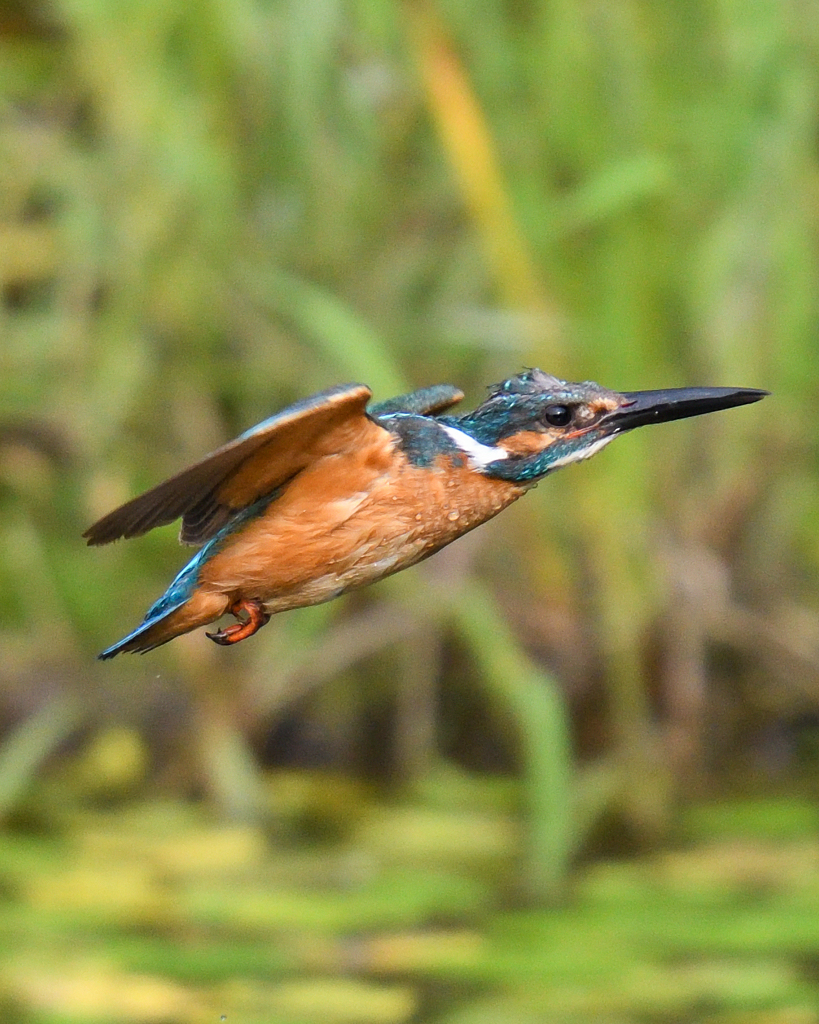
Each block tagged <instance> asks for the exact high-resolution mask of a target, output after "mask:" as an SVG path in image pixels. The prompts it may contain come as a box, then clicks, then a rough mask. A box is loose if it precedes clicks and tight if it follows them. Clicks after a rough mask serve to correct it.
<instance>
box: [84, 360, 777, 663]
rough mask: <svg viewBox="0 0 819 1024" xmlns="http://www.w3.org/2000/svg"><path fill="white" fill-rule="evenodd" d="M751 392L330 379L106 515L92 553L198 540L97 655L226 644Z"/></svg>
mask: <svg viewBox="0 0 819 1024" xmlns="http://www.w3.org/2000/svg"><path fill="white" fill-rule="evenodd" d="M767 394H768V392H767V391H759V390H757V389H754V388H672V389H670V390H665V391H629V392H624V393H622V394H621V393H618V392H616V391H609V390H607V389H606V388H603V387H600V385H599V384H595V383H593V382H592V381H584V382H583V383H579V384H572V383H569V382H567V381H563V380H559V379H558V378H557V377H553V376H551V375H550V374H547V373H544V372H543V371H542V370H537V369H531V370H526V371H525V372H523V373H520V374H517V375H516V376H514V377H510V378H509V379H508V380H504V381H502V382H501V383H500V384H496V385H494V386H492V387H490V388H489V394H488V396H487V398H486V400H485V401H484V402H482V403H481V404H480V405H479V406H478V407H477V408H476V409H475V410H473V411H472V412H467V413H464V414H463V415H461V416H453V415H446V412H447V410H449V409H451V408H452V406H454V405H456V404H457V403H458V402H460V401H461V399H462V398H463V394H462V392H461V391H460V390H459V389H458V388H456V387H452V386H450V385H448V384H438V385H434V386H432V387H427V388H422V389H421V390H419V391H413V392H411V393H410V394H406V395H400V396H399V397H398V398H393V399H390V400H389V401H386V402H378V403H375V404H370V399H371V398H372V392H371V391H370V389H369V388H368V387H367V386H366V385H364V384H340V385H338V386H336V387H332V388H329V389H328V390H326V391H321V392H319V393H318V394H316V395H313V396H311V397H310V398H306V399H304V400H302V401H300V402H297V403H296V404H295V405H291V406H289V407H288V408H287V409H284V410H282V411H281V412H279V413H277V414H276V415H274V416H271V417H270V418H269V419H266V420H264V421H263V422H262V423H260V424H258V426H255V427H253V428H252V429H250V430H248V431H246V432H245V433H244V434H241V435H240V436H239V437H238V438H236V440H234V441H231V442H229V443H228V444H226V445H224V446H223V447H221V448H218V449H217V450H216V451H215V452H212V453H211V454H210V455H207V456H205V458H204V459H202V460H201V462H197V463H196V464H195V465H193V466H191V467H190V468H188V469H185V470H183V471H182V472H181V473H178V474H177V475H176V476H173V477H171V478H170V479H169V480H166V481H165V482H164V483H161V484H159V485H158V486H157V487H154V488H152V489H151V490H150V491H147V492H146V493H145V494H142V495H140V496H139V497H138V498H134V499H133V500H132V501H129V502H127V503H126V504H124V505H122V506H121V507H120V508H118V509H115V510H114V511H113V512H109V514H108V515H106V516H104V517H103V518H102V519H100V520H99V522H97V523H95V524H94V525H93V526H92V527H90V528H89V529H88V530H86V532H85V534H84V535H83V536H84V537H85V538H86V539H87V540H88V543H89V544H107V543H109V542H110V541H114V540H117V539H118V538H121V537H138V536H141V535H142V534H144V533H147V532H148V531H149V530H152V529H153V528H154V527H155V526H162V525H164V524H166V523H170V522H173V521H174V520H175V519H179V518H180V517H181V519H182V530H181V534H180V541H181V542H182V543H184V544H197V545H202V547H201V548H200V550H199V551H198V552H197V554H196V555H195V556H194V557H193V558H192V559H191V561H190V562H188V564H187V565H186V566H185V567H184V568H183V569H182V570H181V572H180V573H179V574H178V575H177V576H176V578H175V579H174V581H173V582H172V583H171V585H170V587H168V589H167V591H166V592H165V593H164V594H163V595H162V597H160V598H159V600H158V601H156V602H155V603H154V604H153V605H152V606H151V607H150V608H149V609H148V612H147V613H146V615H145V618H144V620H143V621H142V623H141V624H140V625H139V626H137V628H136V629H135V630H134V631H133V632H131V633H129V634H128V635H127V636H126V637H124V638H123V639H122V640H120V641H119V642H118V643H115V644H113V645H112V646H111V647H109V648H107V649H106V650H104V651H103V652H102V654H100V655H99V657H100V658H102V659H107V658H113V657H114V656H115V655H116V654H119V653H121V652H123V651H133V652H140V653H143V652H145V651H150V650H153V649H154V648H155V647H159V646H160V645H161V644H165V643H167V642H168V641H169V640H173V639H174V637H177V636H180V635H181V634H182V633H187V632H189V631H190V630H192V629H196V628H197V627H199V626H204V625H207V624H209V623H212V622H215V621H216V620H217V619H219V618H221V617H222V616H223V615H225V614H226V613H229V614H230V615H232V616H233V617H234V618H235V619H236V620H237V621H236V622H234V623H232V624H231V625H228V626H225V627H224V628H222V629H219V630H217V631H216V632H213V633H208V634H207V636H208V637H210V639H211V640H214V641H215V642H216V643H218V644H224V645H228V644H235V643H238V642H239V641H240V640H244V639H246V638H247V637H249V636H252V635H253V634H254V633H255V632H257V631H258V630H259V629H260V628H261V627H262V626H263V625H265V623H266V622H267V621H268V620H269V618H270V616H271V615H274V614H275V613H276V612H283V611H287V610H289V609H290V608H302V607H304V606H306V605H312V604H320V603H321V602H323V601H330V600H332V599H333V598H334V597H338V596H339V595H340V594H344V593H346V592H347V591H349V590H356V589H358V588H359V587H365V586H367V585H368V584H370V583H375V582H376V581H377V580H380V579H383V578H384V577H385V576H389V575H391V574H392V573H395V572H399V571H400V570H401V569H406V568H407V566H410V565H414V564H415V563H416V562H420V561H421V559H423V558H427V557H428V556H429V555H431V554H433V553H434V552H436V551H438V550H440V549H441V548H442V547H444V546H445V545H447V544H450V543H451V542H452V541H453V540H456V539H457V538H458V537H460V536H461V535H462V534H464V533H467V532H468V531H469V530H473V529H475V527H476V526H480V524H481V523H485V522H486V521H487V520H488V519H491V518H492V517H493V516H496V515H497V514H498V513H499V512H501V511H502V510H503V509H504V508H506V506H507V505H510V504H511V503H512V502H513V501H516V500H517V499H518V498H519V497H521V495H523V494H525V493H526V491H527V490H529V488H531V487H532V486H533V485H534V484H536V483H537V482H538V481H539V480H541V479H542V478H543V477H544V476H547V475H548V474H549V473H552V472H554V470H556V469H559V468H560V467H562V466H568V465H570V464H571V463H573V462H579V461H580V460H581V459H587V458H589V457H590V456H591V455H594V454H595V453H596V452H599V451H600V450H601V449H602V448H604V447H605V446H606V445H607V444H609V442H611V441H613V440H614V438H615V437H617V436H618V434H623V433H626V432H627V431H629V430H633V429H634V428H635V427H641V426H644V425H645V424H647V423H663V422H666V421H668V420H675V419H681V418H683V417H686V416H699V415H701V414H703V413H709V412H716V411H717V410H719V409H728V408H730V407H732V406H735V405H746V404H748V403H750V402H756V401H759V399H760V398H763V397H764V396H765V395H767Z"/></svg>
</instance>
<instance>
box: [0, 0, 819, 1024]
mask: <svg viewBox="0 0 819 1024" xmlns="http://www.w3.org/2000/svg"><path fill="white" fill-rule="evenodd" d="M818 114H819V8H817V6H816V5H814V4H810V3H805V2H800V0H744V2H741V0H668V2H666V3H662V4H658V3H653V2H651V0H617V2H610V3H606V2H599V0H518V2H511V0H507V2H503V0H486V2H484V3H481V4H477V3H474V2H471V3H467V2H464V0H428V2H422V0H406V2H405V3H400V2H397V0H394V2H390V0H356V2H352V3H346V4H344V3H340V2H337V0H315V2H313V3H297V2H295V0H190V2H188V3H174V2H172V0H130V2H129V3H125V2H123V0H54V2H52V3H47V2H42V3H38V2H36V0H4V3H3V4H2V6H0V369H1V370H2V372H1V373H0V816H2V831H0V1015H2V1018H3V1021H4V1022H11V1024H16V1022H20V1024H31V1022H37V1024H57V1022H59V1024H67V1022H89V1024H91V1022H101V1024H115V1022H116V1024H119V1022H144V1024H187V1022H193V1024H199V1022H205V1021H208V1022H209V1021H218V1020H224V1019H226V1020H227V1021H229V1022H230V1024H262V1022H264V1024H314V1022H315V1024H319V1022H330V1024H370V1022H373V1024H392V1022H396V1024H400V1022H408V1024H409V1022H422V1021H423V1022H430V1024H535V1022H570V1021H571V1022H576V1024H585V1022H591V1021H595V1022H599V1021H604V1022H609V1024H627V1022H628V1024H631V1022H643V1024H646V1022H648V1024H651V1022H663V1021H668V1022H671V1021H673V1022H692V1024H693V1022H695V1021H702V1020H708V1021H713V1022H730V1024H763V1022H764V1024H774V1022H777V1024H778V1022H787V1024H803V1022H804V1024H808V1022H813V1021H819V808H817V804H816V795H817V793H816V790H817V783H816V778H817V767H819V708H817V699H816V693H817V676H819V600H817V594H816V580H817V569H819V540H818V539H817V538H819V530H818V529H817V527H818V526H819V521H818V517H817V510H818V509H819V503H818V502H817V497H818V495H817V489H818V488H819V477H817V472H816V440H817V427H816V414H815V409H814V403H815V400H816V390H817V389H816V376H817V373H816V371H817V359H816V354H815V324H816V317H817V292H816V279H817V221H818V220H819V174H817V127H818V126H819V118H818V116H817V115H818ZM525 365H536V366H540V367H542V368H544V369H546V370H548V371H550V372H552V373H555V374H557V375H558V376H560V377H563V378H565V379H569V380H582V379H587V378H591V379H594V380H598V381H599V382H600V383H602V384H604V385H606V386H608V387H611V388H615V389H620V390H634V389H641V388H651V387H668V386H679V385H685V384H714V385H737V386H752V387H763V388H768V389H770V390H771V391H772V392H773V397H772V398H769V399H767V400H766V401H765V402H764V403H763V404H761V405H757V406H754V407H752V408H748V409H740V410H735V411H731V412H728V413H725V414H721V415H718V416H713V417H706V418H704V419H702V420H693V421H689V422H685V423H678V424H673V425H669V426H663V427H658V428H657V429H656V430H654V429H649V430H644V431H639V432H638V433H636V434H634V435H632V436H629V437H628V438H626V439H624V440H622V441H619V442H618V443H617V444H616V445H614V446H613V447H612V448H611V449H609V450H607V451H606V453H605V454H604V455H601V456H600V457H599V458H598V459H595V460H593V461H592V462H591V463H588V464H584V465H582V466H580V467H574V468H571V469H569V470H567V471H566V472H564V473H560V474H557V475H556V476H555V477H554V478H553V479H550V480H549V481H548V482H546V483H545V484H544V485H543V486H542V487H541V488H540V489H539V490H538V491H537V492H536V493H534V494H533V495H531V496H529V497H527V499H526V500H525V501H523V502H521V503H519V504H518V505H516V506H513V508H512V509H511V510H509V511H508V512H506V513H504V515H503V516H501V517H500V519H498V520H496V521H494V522H493V523H491V524H489V525H488V526H486V527H484V528H482V529H481V530H480V531H478V532H477V533H476V534H473V535H470V536H469V537H468V538H465V539H464V540H462V541H460V542H459V543H458V544H456V545H454V546H453V547H451V548H449V549H447V550H446V551H445V552H443V553H442V554H440V555H439V556H437V557H436V558H434V559H432V560H431V561H430V562H428V563H425V564H424V565H422V566H419V567H417V568H414V569H412V570H410V571H408V572H406V573H404V574H402V575H400V576H398V577H395V578H393V579H391V580H388V581H386V582H384V583H382V584H380V585H379V586H377V587H375V588H372V589H371V590H369V591H366V592H363V593H361V594H358V595H354V596H351V597H349V598H346V599H343V600H341V601H338V602H336V603H334V604H331V605H327V606H323V607H320V608H315V609H307V610H304V611H300V612H295V613H291V614H289V615H284V616H281V617H279V618H277V619H275V620H274V621H273V622H271V624H270V625H269V626H268V627H267V628H266V629H265V630H264V632H263V633H262V634H260V636H259V637H258V638H256V639H254V640H253V641H252V642H251V643H248V644H246V645H245V644H243V645H241V647H240V648H238V649H237V650H224V649H218V648H216V647H215V646H214V645H213V644H210V643H208V642H207V641H206V640H205V639H204V637H203V636H202V633H201V632H198V633H197V634H194V635H190V636H187V637H184V638H182V639H180V640H177V641H175V642H174V643H173V644H171V645H169V646H168V647H165V648H163V649H162V650H160V651H157V652H155V653H152V654H149V655H148V656H147V657H145V658H132V657H122V658H120V659H117V661H116V662H114V663H106V664H105V665H101V664H99V663H96V662H95V661H94V655H95V654H96V652H97V651H99V650H100V649H101V648H102V647H104V646H106V645H107V644H109V643H111V642H113V641H114V640H116V639H117V638H119V637H120V636H122V635H124V634H125V633H126V632H128V631H129V630H130V629H131V628H133V627H134V626H135V625H136V624H137V622H138V621H139V620H140V619H141V617H142V615H143V613H144V611H145V609H146V607H147V606H148V604H150V603H151V601H153V600H154V599H155V598H156V597H157V596H158V595H159V594H160V593H161V592H162V591H163V590H164V588H165V586H166V585H167V583H168V582H169V580H170V579H171V578H172V576H173V574H174V573H175V572H176V571H177V569H178V568H179V567H180V566H181V565H182V564H183V562H184V560H185V559H186V557H187V556H186V552H184V551H182V550H181V549H179V548H178V547H177V546H176V540H175V529H174V528H167V529H164V530H159V531H156V532H155V533H153V534H151V535H149V536H147V537H145V538H142V539H140V540H138V541H133V542H129V543H120V544H117V545H115V546H112V547H110V548H104V549H95V550H90V549H87V548H86V547H85V546H84V545H83V543H82V541H81V539H80V534H81V533H82V530H83V529H84V528H85V527H86V526H88V525H89V524H90V523H91V522H92V521H93V520H94V519H96V518H97V517H99V516H100V515H102V514H103V513H104V512H106V511H108V510H109V509H110V508H112V507H113V506H115V505H117V504H119V503H120V502H122V501H124V500H126V499H127V498H128V497H131V496H133V495H135V494H137V493H138V492H139V491H140V490H141V489H144V488H146V487H148V486H150V485H152V484H153V483H156V482H157V481H159V480H160V479H162V478H163V477H164V476H166V475H169V474H170V473H172V472H174V471H176V470H177V469H179V468H180V467H182V466H184V465H186V464H187V463H188V462H190V461H194V460H195V459H197V458H198V457H200V456H201V455H202V454H203V453H204V452H206V451H208V450H211V449H212V448H214V447H216V446H218V445H219V444H221V443H222V442H223V441H225V440H227V439H229V438H230V437H232V436H234V435H235V434H236V433H238V432H239V431H241V430H243V429H245V428H247V427H249V426H250V425H252V424H254V423H255V422H257V421H258V420H260V419H262V418H264V417H266V416H268V415H270V414H271V413H272V412H274V411H275V410H277V409H279V408H281V407H282V406H284V405H286V404H287V403H288V402H290V401H292V400H295V399H297V398H299V397H302V396H304V395H307V394H309V393H310V392H312V391H315V390H317V389H319V388H323V387H326V386H329V385H331V384H334V383H337V382H341V381H346V380H359V381H363V382H365V383H368V384H369V385H370V386H371V387H372V388H373V391H374V393H375V396H376V399H383V398H387V397H389V396H390V395H391V394H395V393H398V392H401V391H404V390H406V389H408V388H410V387H415V386H421V385H425V384H430V383H435V382H439V381H440V382H448V383H453V384H457V385H459V386H461V387H463V388H464V390H465V391H466V392H467V401H468V402H469V403H471V404H476V403H477V402H479V401H480V400H481V397H482V395H483V393H484V392H483V389H484V387H485V386H486V385H488V384H490V383H492V382H496V381H498V380H501V379H503V378H504V377H507V376H509V375H510V374H512V373H515V372H517V371H518V370H519V369H520V368H521V367H522V366H525Z"/></svg>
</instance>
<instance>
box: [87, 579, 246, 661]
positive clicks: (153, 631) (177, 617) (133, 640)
mask: <svg viewBox="0 0 819 1024" xmlns="http://www.w3.org/2000/svg"><path fill="white" fill-rule="evenodd" d="M227 604H228V600H227V598H226V597H225V596H224V595H222V594H204V593H202V592H201V591H195V592H194V593H193V594H192V595H191V596H190V597H189V598H187V599H180V600H176V601H174V600H168V595H167V594H165V595H163V597H161V598H160V599H159V600H158V601H157V602H156V604H154V605H153V606H152V607H151V608H149V609H148V613H147V614H146V616H145V618H144V619H143V621H142V622H141V623H140V625H139V626H137V628H136V629H135V630H134V631H133V632H132V633H129V634H128V635H127V636H125V637H123V638H122V640H119V641H118V642H117V643H115V644H112V645H111V646H110V647H106V649H105V650H104V651H103V652H102V653H101V654H99V655H97V657H98V658H99V660H100V661H107V660H108V659H109V658H114V657H116V655H117V654H125V653H131V654H145V652H146V651H152V650H154V648H155V647H161V646H162V644H166V643H167V642H168V641H169V640H173V639H174V637H177V636H181V635H182V634H183V633H189V632H190V631H191V630H192V629H196V628H197V626H204V625H207V623H209V622H213V620H214V619H218V618H219V616H220V615H222V614H224V612H225V609H226V608H227Z"/></svg>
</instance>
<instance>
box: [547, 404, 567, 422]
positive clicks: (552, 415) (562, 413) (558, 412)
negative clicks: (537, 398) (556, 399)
mask: <svg viewBox="0 0 819 1024" xmlns="http://www.w3.org/2000/svg"><path fill="white" fill-rule="evenodd" d="M543 418H544V420H546V422H547V423H548V424H549V426H551V427H565V426H568V424H569V423H571V420H572V410H571V409H570V408H569V406H568V405H547V406H546V408H545V409H544V410H543Z"/></svg>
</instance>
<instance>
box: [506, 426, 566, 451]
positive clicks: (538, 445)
mask: <svg viewBox="0 0 819 1024" xmlns="http://www.w3.org/2000/svg"><path fill="white" fill-rule="evenodd" d="M559 436H561V435H559V434H558V433H556V432H555V431H553V430H544V431H539V430H521V431H520V433H519V434H512V435H511V437H504V438H503V439H502V440H501V441H500V442H499V444H500V445H501V447H502V448H505V449H506V451H508V452H509V454H510V455H513V456H525V455H536V454H537V453H538V452H542V451H543V450H544V449H545V448H548V447H549V445H551V444H554V442H555V441H557V439H558V437H559Z"/></svg>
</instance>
